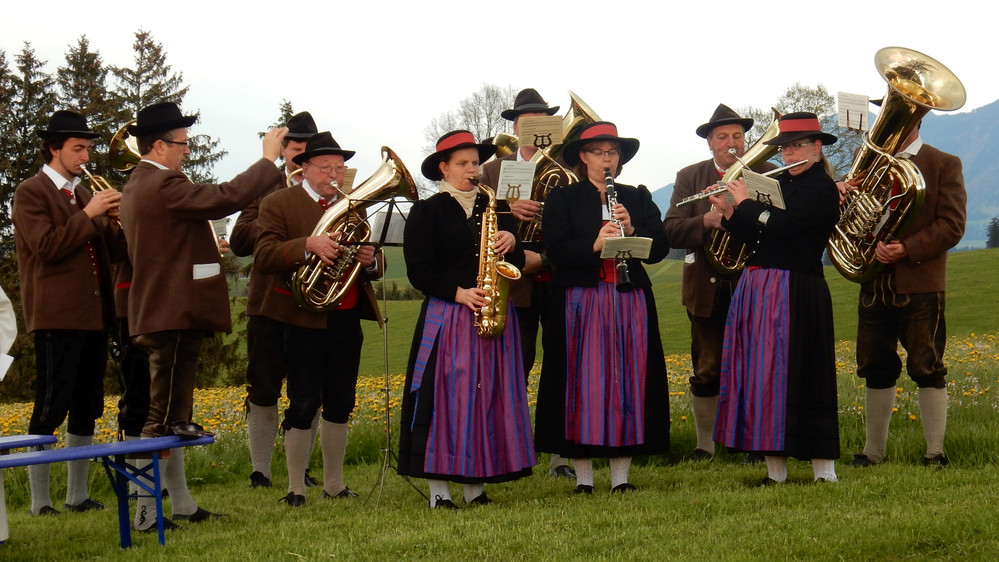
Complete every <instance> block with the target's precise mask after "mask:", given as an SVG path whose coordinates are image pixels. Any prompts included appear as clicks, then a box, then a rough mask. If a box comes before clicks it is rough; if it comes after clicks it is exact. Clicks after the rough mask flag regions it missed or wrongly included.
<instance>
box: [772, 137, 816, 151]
mask: <svg viewBox="0 0 999 562" xmlns="http://www.w3.org/2000/svg"><path fill="white" fill-rule="evenodd" d="M810 144H815V141H813V140H800V141H795V142H789V143H787V144H782V145H780V148H779V150H780V151H781V152H784V151H785V150H797V149H799V148H801V147H803V146H808V145H810Z"/></svg>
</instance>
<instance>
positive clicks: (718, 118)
mask: <svg viewBox="0 0 999 562" xmlns="http://www.w3.org/2000/svg"><path fill="white" fill-rule="evenodd" d="M722 125H742V130H743V131H748V130H750V129H752V128H753V120H752V119H743V118H742V117H739V114H738V113H736V112H734V111H732V108H730V107H729V106H727V105H725V104H723V103H720V104H718V107H717V108H715V112H714V113H712V114H711V119H708V122H707V123H705V124H703V125H701V126H700V127H698V128H697V130H696V131H695V132H696V133H697V136H699V137H701V138H703V139H706V138H708V137H709V136H710V135H711V131H713V130H714V129H715V127H721V126H722Z"/></svg>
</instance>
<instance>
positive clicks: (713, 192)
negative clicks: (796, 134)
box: [676, 160, 808, 207]
mask: <svg viewBox="0 0 999 562" xmlns="http://www.w3.org/2000/svg"><path fill="white" fill-rule="evenodd" d="M807 163H808V160H798V161H797V162H794V163H792V164H788V165H787V166H781V167H780V168H774V169H773V170H770V171H769V172H766V173H763V174H760V175H761V176H772V175H774V174H779V173H781V172H783V171H784V170H790V169H791V168H794V167H795V166H800V165H802V164H807ZM726 189H728V185H727V184H726V183H724V182H719V183H718V187H715V188H712V189H709V190H707V191H702V192H700V193H695V194H694V195H691V196H690V197H684V198H683V199H681V200H680V202H679V203H677V204H676V206H677V207H683V206H684V205H690V204H691V203H696V202H697V201H700V200H701V199H707V198H708V197H711V196H712V195H718V194H719V193H724V192H725V190H726Z"/></svg>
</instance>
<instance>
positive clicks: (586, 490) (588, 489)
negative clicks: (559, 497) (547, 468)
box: [572, 484, 593, 496]
mask: <svg viewBox="0 0 999 562" xmlns="http://www.w3.org/2000/svg"><path fill="white" fill-rule="evenodd" d="M572 493H573V494H576V495H577V496H578V495H580V494H586V495H590V494H592V493H593V486H588V485H586V484H577V485H576V489H575V490H573V491H572Z"/></svg>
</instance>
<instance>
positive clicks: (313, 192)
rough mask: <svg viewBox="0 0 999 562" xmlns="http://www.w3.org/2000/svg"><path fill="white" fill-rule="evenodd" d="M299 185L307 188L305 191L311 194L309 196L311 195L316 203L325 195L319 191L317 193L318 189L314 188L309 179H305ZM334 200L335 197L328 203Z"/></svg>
mask: <svg viewBox="0 0 999 562" xmlns="http://www.w3.org/2000/svg"><path fill="white" fill-rule="evenodd" d="M298 185H300V186H302V189H304V190H305V193H307V194H308V195H309V197H311V198H312V200H313V201H315V202H316V203H318V202H319V200H320V199H323V197H322V196H321V195H319V194H318V193H316V190H315V189H312V186H311V185H309V180H307V179H303V180H302V183H300V184H298ZM332 202H333V199H330V200H329V201H327V203H332Z"/></svg>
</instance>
